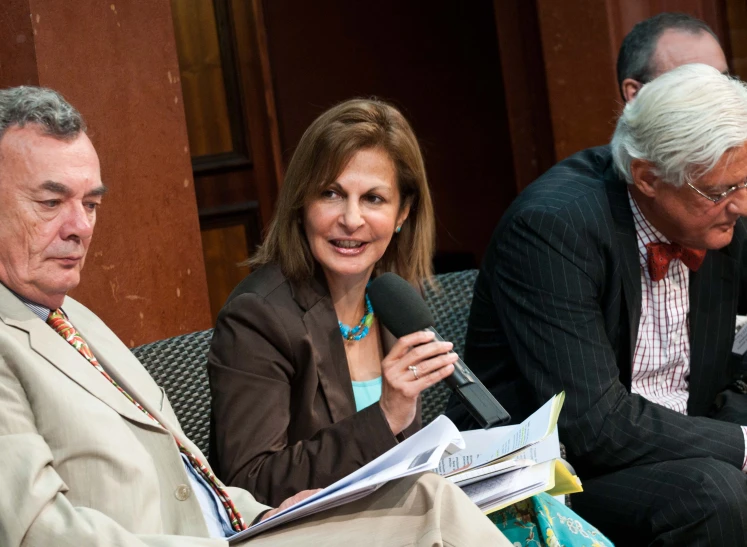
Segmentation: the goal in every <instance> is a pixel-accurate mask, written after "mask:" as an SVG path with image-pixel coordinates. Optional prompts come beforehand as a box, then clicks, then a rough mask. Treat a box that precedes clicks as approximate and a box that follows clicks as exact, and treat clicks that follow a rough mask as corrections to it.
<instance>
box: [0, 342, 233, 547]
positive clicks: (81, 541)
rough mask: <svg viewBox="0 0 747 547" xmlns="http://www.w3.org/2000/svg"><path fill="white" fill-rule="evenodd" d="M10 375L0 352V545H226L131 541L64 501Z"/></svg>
mask: <svg viewBox="0 0 747 547" xmlns="http://www.w3.org/2000/svg"><path fill="white" fill-rule="evenodd" d="M12 370H13V367H11V366H9V358H8V355H7V354H6V355H3V352H0V461H1V462H2V465H1V466H0V492H2V495H0V545H3V546H4V547H21V546H28V547H36V546H39V545H54V546H55V547H79V546H80V545H87V546H91V547H99V546H100V547H105V546H109V545H121V546H123V547H145V546H150V547H155V546H161V547H167V546H173V547H181V546H188V547H198V546H200V547H209V546H213V547H218V546H222V545H226V542H225V541H223V540H218V539H208V538H197V537H184V536H166V535H163V536H155V535H151V536H136V535H133V534H131V533H130V532H128V531H127V530H125V529H124V528H123V527H122V526H120V525H119V524H117V522H115V521H114V520H112V519H111V518H109V517H108V516H107V515H105V514H103V513H101V512H99V511H96V510H95V509H92V508H88V507H76V506H73V505H72V504H71V503H70V501H69V500H68V499H67V497H66V496H65V493H66V492H67V491H68V489H69V488H68V486H67V485H66V484H65V483H64V481H63V480H62V478H61V477H60V476H59V475H58V474H57V472H56V471H55V467H54V463H55V462H54V459H53V456H52V451H51V449H50V447H49V446H48V445H47V443H46V441H45V440H44V438H43V437H42V436H41V435H40V434H39V432H38V431H37V428H36V424H35V418H34V415H33V412H32V409H31V405H30V404H29V401H28V399H27V397H26V393H25V391H24V389H23V386H22V384H21V382H20V380H19V378H18V377H17V375H16V374H14V373H13V372H12ZM91 480H92V481H95V480H96V478H95V477H91ZM94 487H95V486H94ZM112 495H116V494H115V493H113V494H112Z"/></svg>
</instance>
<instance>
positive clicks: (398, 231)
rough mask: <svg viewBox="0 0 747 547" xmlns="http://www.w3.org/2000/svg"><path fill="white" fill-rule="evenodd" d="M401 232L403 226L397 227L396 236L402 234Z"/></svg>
mask: <svg viewBox="0 0 747 547" xmlns="http://www.w3.org/2000/svg"><path fill="white" fill-rule="evenodd" d="M401 231H402V226H397V227H396V228H395V229H394V233H395V234H398V233H400V232H401Z"/></svg>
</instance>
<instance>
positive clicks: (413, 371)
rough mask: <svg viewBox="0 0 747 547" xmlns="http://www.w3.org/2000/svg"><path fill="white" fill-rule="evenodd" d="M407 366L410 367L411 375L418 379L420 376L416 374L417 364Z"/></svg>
mask: <svg viewBox="0 0 747 547" xmlns="http://www.w3.org/2000/svg"><path fill="white" fill-rule="evenodd" d="M407 368H409V369H410V372H412V375H413V376H415V379H416V380H419V379H420V376H418V367H417V366H415V365H410V366H409V367H407Z"/></svg>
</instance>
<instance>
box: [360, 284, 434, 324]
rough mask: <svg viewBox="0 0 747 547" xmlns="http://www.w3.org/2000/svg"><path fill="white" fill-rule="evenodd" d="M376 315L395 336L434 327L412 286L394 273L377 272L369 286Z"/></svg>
mask: <svg viewBox="0 0 747 547" xmlns="http://www.w3.org/2000/svg"><path fill="white" fill-rule="evenodd" d="M368 297H369V298H370V299H371V306H373V309H374V313H375V314H376V317H378V318H379V320H380V321H381V322H382V324H383V325H384V326H385V327H386V328H387V329H388V330H389V332H391V333H392V334H393V335H394V336H396V337H397V338H401V337H402V336H405V335H406V334H410V333H411V332H415V331H419V330H423V329H425V328H427V327H432V326H433V323H434V321H433V316H432V315H431V311H430V310H429V309H428V306H427V305H426V303H425V301H424V300H423V299H422V298H421V296H420V295H419V294H418V291H416V290H415V289H414V288H413V286H412V285H410V284H409V283H408V282H407V281H405V280H404V279H402V278H401V277H400V276H398V275H397V274H395V273H391V272H387V273H385V274H382V275H380V276H379V277H377V278H376V279H374V280H373V281H371V284H370V285H369V286H368Z"/></svg>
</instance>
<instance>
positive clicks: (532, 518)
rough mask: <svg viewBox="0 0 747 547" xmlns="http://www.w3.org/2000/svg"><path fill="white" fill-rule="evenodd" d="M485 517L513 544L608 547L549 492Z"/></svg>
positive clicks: (602, 538)
mask: <svg viewBox="0 0 747 547" xmlns="http://www.w3.org/2000/svg"><path fill="white" fill-rule="evenodd" d="M488 518H489V519H490V520H491V521H493V522H494V523H495V525H496V526H497V527H498V529H499V530H500V531H501V532H503V534H504V535H505V536H506V538H508V540H509V541H510V542H511V544H512V545H513V546H514V547H544V546H548V547H611V546H612V545H613V544H612V542H611V541H610V540H608V539H607V538H606V537H604V536H603V535H602V533H601V532H600V531H599V530H597V529H596V528H594V527H593V526H592V525H591V524H589V523H588V522H586V521H585V520H583V519H582V518H581V517H579V516H578V515H577V514H576V513H574V512H573V511H572V510H571V509H569V508H568V507H566V506H565V505H564V504H562V503H560V502H559V501H557V500H556V499H555V498H553V497H552V496H550V495H548V494H538V495H536V496H533V497H531V498H528V499H526V500H524V501H520V502H518V503H515V504H513V505H511V506H510V507H506V508H505V509H501V510H500V511H496V512H495V513H491V514H490V515H488Z"/></svg>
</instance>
